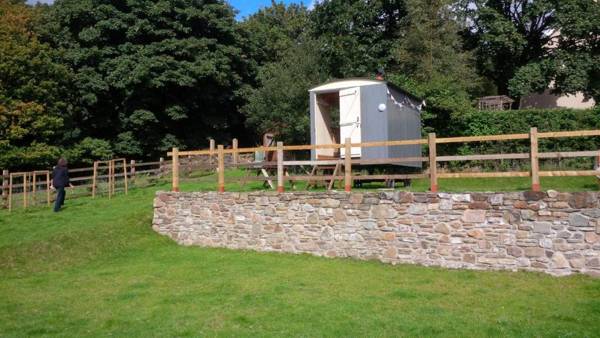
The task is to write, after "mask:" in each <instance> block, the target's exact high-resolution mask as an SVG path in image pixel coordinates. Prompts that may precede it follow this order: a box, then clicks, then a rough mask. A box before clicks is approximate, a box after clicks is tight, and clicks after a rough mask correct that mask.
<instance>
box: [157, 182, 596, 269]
mask: <svg viewBox="0 0 600 338" xmlns="http://www.w3.org/2000/svg"><path fill="white" fill-rule="evenodd" d="M598 197H599V196H598V193H591V192H589V193H572V194H571V193H558V192H555V191H548V192H537V193H536V192H524V193H485V194H476V193H472V194H446V193H437V194H436V193H406V192H399V191H396V192H389V191H382V192H372V193H371V192H370V193H351V194H348V193H343V192H327V193H326V192H323V193H319V192H293V193H283V194H276V193H265V192H256V193H224V194H217V193H212V192H210V193H170V192H158V193H157V196H156V198H155V200H154V221H153V228H154V229H155V230H156V231H157V232H159V233H161V234H164V235H167V236H169V237H171V238H172V239H174V240H175V241H177V242H178V243H180V244H184V245H200V246H207V247H225V248H232V249H252V250H258V251H278V252H290V253H310V254H314V255H317V256H326V257H353V258H358V259H377V260H380V261H382V262H389V263H412V264H422V265H427V266H442V267H448V268H466V269H507V270H529V271H540V272H546V273H550V274H553V275H568V274H571V273H586V274H590V275H595V276H600V220H599V218H600V206H599V202H598Z"/></svg>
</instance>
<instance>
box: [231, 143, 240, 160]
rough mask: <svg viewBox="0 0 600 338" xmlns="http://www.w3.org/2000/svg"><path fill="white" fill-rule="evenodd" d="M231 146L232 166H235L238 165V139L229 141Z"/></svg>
mask: <svg viewBox="0 0 600 338" xmlns="http://www.w3.org/2000/svg"><path fill="white" fill-rule="evenodd" d="M231 146H232V148H233V165H237V164H238V158H239V155H238V139H237V138H234V139H233V140H232V141H231Z"/></svg>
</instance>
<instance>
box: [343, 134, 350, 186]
mask: <svg viewBox="0 0 600 338" xmlns="http://www.w3.org/2000/svg"><path fill="white" fill-rule="evenodd" d="M345 142H346V143H345V150H344V153H345V156H344V190H345V191H346V192H350V191H352V141H351V140H350V138H349V137H347V138H346V140H345Z"/></svg>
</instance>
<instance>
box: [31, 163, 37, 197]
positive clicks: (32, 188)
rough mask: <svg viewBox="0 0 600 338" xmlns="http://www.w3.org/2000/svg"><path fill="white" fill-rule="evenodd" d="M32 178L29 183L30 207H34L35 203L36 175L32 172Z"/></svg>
mask: <svg viewBox="0 0 600 338" xmlns="http://www.w3.org/2000/svg"><path fill="white" fill-rule="evenodd" d="M31 178H32V182H31V205H33V206H35V203H36V202H37V200H36V198H35V195H36V193H37V187H36V185H37V173H36V172H35V171H34V172H33V174H32V175H31Z"/></svg>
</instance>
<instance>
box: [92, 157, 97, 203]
mask: <svg viewBox="0 0 600 338" xmlns="http://www.w3.org/2000/svg"><path fill="white" fill-rule="evenodd" d="M97 180H98V161H94V173H93V174H92V198H96V186H97V182H96V181H97Z"/></svg>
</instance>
